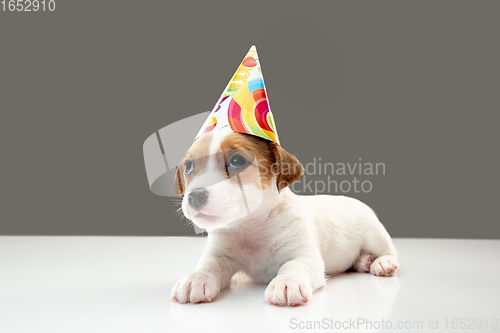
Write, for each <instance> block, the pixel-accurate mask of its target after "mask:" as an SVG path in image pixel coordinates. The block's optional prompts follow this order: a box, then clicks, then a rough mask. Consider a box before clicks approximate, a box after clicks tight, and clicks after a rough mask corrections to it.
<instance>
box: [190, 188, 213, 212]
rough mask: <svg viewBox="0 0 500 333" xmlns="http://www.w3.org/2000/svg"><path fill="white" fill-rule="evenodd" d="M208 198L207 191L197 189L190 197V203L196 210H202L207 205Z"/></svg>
mask: <svg viewBox="0 0 500 333" xmlns="http://www.w3.org/2000/svg"><path fill="white" fill-rule="evenodd" d="M207 198H208V193H207V190H205V189H204V188H197V189H194V190H192V191H191V193H189V195H188V202H189V204H190V205H191V206H193V207H194V208H197V209H200V208H201V206H203V205H204V204H205V202H206V201H207Z"/></svg>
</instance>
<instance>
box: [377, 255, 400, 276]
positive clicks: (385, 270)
mask: <svg viewBox="0 0 500 333" xmlns="http://www.w3.org/2000/svg"><path fill="white" fill-rule="evenodd" d="M398 267H399V264H398V262H397V260H396V258H395V257H394V256H392V255H385V256H381V257H378V258H377V259H375V261H374V262H373V263H372V264H371V266H370V273H372V274H373V275H377V276H393V275H396V271H397V270H398Z"/></svg>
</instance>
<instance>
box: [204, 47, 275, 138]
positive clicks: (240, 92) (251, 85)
mask: <svg viewBox="0 0 500 333" xmlns="http://www.w3.org/2000/svg"><path fill="white" fill-rule="evenodd" d="M217 131H227V132H235V133H245V134H251V135H255V136H258V137H261V138H264V139H266V140H271V141H274V142H276V143H277V144H279V143H280V141H279V138H278V132H277V131H276V125H275V123H274V118H273V114H272V113H271V109H270V107H269V100H268V98H267V91H266V86H265V85H264V78H263V77H262V71H261V68H260V62H259V57H258V55H257V49H256V48H255V45H252V47H251V48H250V50H249V51H248V53H247V55H246V56H245V58H243V61H242V62H241V64H240V66H239V67H238V69H237V70H236V73H234V75H233V77H232V79H231V81H229V83H228V85H227V86H226V89H224V91H223V92H222V95H221V96H220V98H219V100H218V101H217V103H216V104H215V106H214V108H213V109H212V112H210V115H209V116H208V118H207V120H206V121H205V123H204V124H203V126H202V127H201V129H200V131H199V132H198V134H197V135H196V138H198V137H200V136H202V135H203V134H205V133H210V132H217Z"/></svg>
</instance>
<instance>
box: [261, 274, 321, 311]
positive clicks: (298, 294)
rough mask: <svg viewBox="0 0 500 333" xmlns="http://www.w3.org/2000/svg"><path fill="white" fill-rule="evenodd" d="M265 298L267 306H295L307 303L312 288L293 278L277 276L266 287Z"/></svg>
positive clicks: (306, 283)
mask: <svg viewBox="0 0 500 333" xmlns="http://www.w3.org/2000/svg"><path fill="white" fill-rule="evenodd" d="M265 296H266V300H267V302H268V303H269V304H274V305H279V306H287V305H289V306H297V305H301V304H304V303H307V302H309V300H310V299H311V297H312V287H311V284H310V283H309V282H307V281H301V280H299V279H298V278H296V277H294V276H277V277H275V278H274V279H273V280H272V281H271V282H270V283H269V285H268V286H267V289H266V292H265Z"/></svg>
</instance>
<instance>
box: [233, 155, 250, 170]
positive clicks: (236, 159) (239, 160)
mask: <svg viewBox="0 0 500 333" xmlns="http://www.w3.org/2000/svg"><path fill="white" fill-rule="evenodd" d="M246 165H247V160H246V159H245V158H244V157H243V156H241V155H240V154H235V155H233V156H231V159H230V160H229V166H230V167H231V168H236V169H241V168H243V167H245V166H246Z"/></svg>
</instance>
